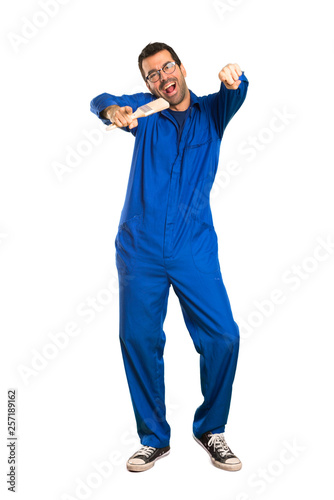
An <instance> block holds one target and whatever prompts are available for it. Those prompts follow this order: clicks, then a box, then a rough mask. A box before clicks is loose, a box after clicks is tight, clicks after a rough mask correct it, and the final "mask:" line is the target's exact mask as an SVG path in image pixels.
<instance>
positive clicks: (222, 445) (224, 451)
mask: <svg viewBox="0 0 334 500" xmlns="http://www.w3.org/2000/svg"><path fill="white" fill-rule="evenodd" d="M208 446H213V449H214V450H217V451H218V453H219V454H220V455H221V456H222V457H224V456H226V455H228V454H229V453H231V450H230V448H229V447H228V445H227V443H226V441H225V437H224V434H222V433H221V434H212V435H211V438H210V439H209V442H208Z"/></svg>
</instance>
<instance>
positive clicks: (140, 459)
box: [126, 446, 170, 472]
mask: <svg viewBox="0 0 334 500" xmlns="http://www.w3.org/2000/svg"><path fill="white" fill-rule="evenodd" d="M169 450H170V447H169V446H167V447H166V448H152V446H142V447H141V448H140V450H138V451H136V453H134V454H133V455H132V457H130V458H129V460H128V461H127V463H126V467H127V469H128V470H129V471H131V472H143V471H145V470H148V469H151V467H153V465H154V464H155V462H156V461H157V460H159V458H163V457H165V456H167V455H169Z"/></svg>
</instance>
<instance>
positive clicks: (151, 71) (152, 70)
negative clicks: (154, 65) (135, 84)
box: [147, 61, 172, 76]
mask: <svg viewBox="0 0 334 500" xmlns="http://www.w3.org/2000/svg"><path fill="white" fill-rule="evenodd" d="M169 62H172V61H166V62H165V63H164V64H163V65H162V66H161V67H162V68H163V67H164V66H166V64H168V63H169ZM155 71H158V70H157V69H151V70H150V71H149V72H148V73H147V76H148V75H150V74H151V73H154V72H155Z"/></svg>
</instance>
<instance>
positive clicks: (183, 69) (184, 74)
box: [180, 63, 187, 77]
mask: <svg viewBox="0 0 334 500" xmlns="http://www.w3.org/2000/svg"><path fill="white" fill-rule="evenodd" d="M180 70H181V73H182V75H183V76H184V77H186V76H187V72H186V68H185V67H184V66H183V64H182V63H181V66H180Z"/></svg>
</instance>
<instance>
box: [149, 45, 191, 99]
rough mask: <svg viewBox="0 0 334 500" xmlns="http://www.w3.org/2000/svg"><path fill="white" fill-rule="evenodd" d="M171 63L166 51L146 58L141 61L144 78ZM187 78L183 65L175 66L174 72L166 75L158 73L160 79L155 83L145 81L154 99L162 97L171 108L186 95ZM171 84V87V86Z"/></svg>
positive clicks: (161, 72) (169, 55)
mask: <svg viewBox="0 0 334 500" xmlns="http://www.w3.org/2000/svg"><path fill="white" fill-rule="evenodd" d="M171 61H173V58H172V56H171V54H170V53H169V52H168V50H162V51H161V52H158V53H157V54H154V55H153V56H150V57H146V58H145V59H144V60H143V63H142V66H143V71H144V74H145V77H146V76H147V75H148V74H149V73H151V72H153V71H154V70H157V69H161V68H162V67H163V66H164V65H165V64H166V63H168V62H171ZM186 76H187V73H186V70H185V69H184V66H183V64H181V66H178V65H177V64H176V65H175V71H174V73H171V74H166V73H164V72H163V71H160V78H159V80H158V81H157V82H154V83H153V82H150V81H149V80H146V85H147V88H148V89H149V90H150V92H152V94H153V95H155V96H156V97H163V98H164V99H166V101H168V102H169V104H170V105H171V106H177V105H178V104H180V103H181V102H182V101H183V100H184V99H185V97H186V96H187V94H188V92H189V91H188V87H187V84H186V81H185V77H186ZM171 84H172V85H171Z"/></svg>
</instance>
